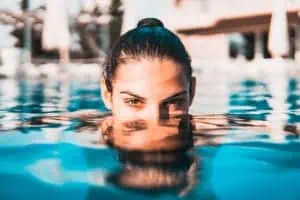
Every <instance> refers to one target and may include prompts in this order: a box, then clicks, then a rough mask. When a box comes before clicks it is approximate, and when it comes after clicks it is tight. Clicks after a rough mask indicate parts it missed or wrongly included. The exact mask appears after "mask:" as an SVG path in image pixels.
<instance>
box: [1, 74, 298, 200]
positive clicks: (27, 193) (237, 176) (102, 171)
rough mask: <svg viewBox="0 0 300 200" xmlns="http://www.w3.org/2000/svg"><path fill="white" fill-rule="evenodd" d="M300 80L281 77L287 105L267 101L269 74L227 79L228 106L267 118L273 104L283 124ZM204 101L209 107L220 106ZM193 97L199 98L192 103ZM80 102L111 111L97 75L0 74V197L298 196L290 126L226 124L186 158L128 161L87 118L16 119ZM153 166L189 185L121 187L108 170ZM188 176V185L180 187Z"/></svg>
mask: <svg viewBox="0 0 300 200" xmlns="http://www.w3.org/2000/svg"><path fill="white" fill-rule="evenodd" d="M299 82H300V79H299V78H291V79H289V80H287V81H286V86H287V87H286V90H285V93H284V95H283V97H282V96H281V97H282V98H284V104H283V105H282V106H284V109H282V110H283V111H284V112H281V111H282V110H280V109H279V108H277V107H272V105H274V104H272V103H270V99H276V98H277V97H278V96H276V95H274V94H271V92H272V89H270V87H269V85H268V83H265V82H262V81H258V80H253V79H246V80H241V81H238V82H230V81H229V82H226V83H227V84H228V90H227V92H226V96H225V99H227V101H226V102H227V104H226V106H227V113H230V114H235V115H238V116H243V117H247V118H250V119H259V120H266V119H268V118H269V117H270V116H272V115H273V116H275V115H276V112H275V111H276V110H275V108H276V109H279V110H280V114H281V115H280V116H283V118H284V120H285V123H289V124H298V123H299V122H300V86H299ZM204 97H205V98H204ZM275 97H276V98H275ZM197 98H198V100H199V101H200V100H201V99H212V100H213V99H214V98H215V97H214V96H213V95H211V96H210V94H205V95H204V94H203V93H201V94H200V95H198V96H197ZM278 101H279V102H280V100H278ZM207 102H208V103H207ZM207 102H206V105H205V106H206V111H207V112H209V111H210V110H211V111H213V110H214V108H215V107H216V106H215V104H218V105H219V102H218V103H216V102H215V101H207ZM202 103H203V101H202ZM197 106H201V102H200V103H199V104H197V105H195V106H194V108H193V110H195V109H197ZM82 109H96V110H98V111H102V112H105V111H107V110H106V109H105V107H104V105H103V103H102V101H101V98H100V89H99V85H98V81H68V82H63V83H62V82H59V81H49V80H48V81H46V80H45V81H15V80H1V81H0V119H1V121H0V187H1V189H0V199H1V200H2V199H4V200H5V199H78V200H84V199H120V198H124V199H125V198H130V199H174V198H186V199H272V200H274V199H299V198H300V184H299V183H300V181H299V180H300V143H299V142H300V141H299V139H298V138H297V136H295V135H293V134H291V135H288V136H286V137H284V139H282V140H281V141H280V142H278V141H274V140H272V135H271V134H270V133H268V132H261V133H260V132H255V133H253V132H247V131H245V132H243V131H239V132H238V133H236V132H234V131H231V130H229V131H227V132H226V135H223V136H222V140H218V142H216V143H214V144H207V145H204V146H196V147H194V149H193V150H192V151H191V152H189V155H188V157H189V159H187V158H184V159H181V163H180V165H179V166H177V167H176V169H175V168H174V166H165V165H164V166H162V165H159V166H157V165H154V164H151V165H149V164H145V163H143V164H141V163H137V164H135V165H134V167H132V168H128V169H125V166H126V165H125V164H124V163H123V162H121V161H120V156H119V154H118V153H119V152H118V151H116V150H114V149H111V148H108V147H105V146H104V145H102V144H99V142H98V140H99V135H98V134H97V132H96V130H95V129H93V127H88V125H87V126H86V127H85V126H84V125H80V122H78V121H77V120H73V121H70V122H66V123H65V124H59V123H57V124H55V123H52V124H35V125H26V124H24V123H22V122H26V121H28V120H30V119H32V118H34V117H39V116H47V115H53V114H56V113H63V112H68V111H71V112H73V111H78V110H82ZM199 110H200V109H199ZM277 114H278V113H277ZM243 133H244V135H241V134H243ZM210 139H211V138H210ZM203 140H205V138H204V139H203ZM191 160H193V162H191V163H190V161H191ZM192 163H197V165H196V166H197V167H196V172H195V173H194V174H193V173H192V175H188V171H189V170H188V169H190V168H191V166H192ZM150 168H151V169H152V170H153V169H154V170H161V171H160V173H161V176H167V174H168V175H169V176H171V175H170V174H172V175H174V176H175V177H179V179H180V178H182V179H183V180H190V179H192V180H193V178H194V179H195V180H196V181H195V183H193V184H191V183H192V182H193V181H186V182H187V183H186V184H183V185H181V186H180V187H177V188H175V187H174V189H172V187H171V189H170V188H169V189H160V188H158V187H155V188H154V189H151V190H147V191H145V190H143V189H140V187H136V188H134V187H130V188H129V187H127V188H126V187H121V186H120V184H118V182H116V181H112V180H113V179H109V178H108V177H110V176H112V175H116V174H118V173H119V172H120V171H121V172H122V171H124V170H125V171H126V170H129V171H130V170H131V169H133V176H135V175H136V177H137V178H136V179H138V177H139V178H140V179H141V180H142V178H141V177H140V176H138V174H139V173H138V172H139V171H140V175H141V176H146V177H147V176H150V175H149V173H148V172H147V170H149V169H150ZM162 169H163V170H162ZM135 170H136V171H135ZM170 171H172V173H170ZM134 173H136V174H134ZM153 176H155V175H153ZM150 177H151V176H150ZM154 179H155V178H154ZM158 183H159V180H158V179H157V185H158ZM145 184H146V182H145ZM141 185H143V184H141ZM189 185H191V186H192V187H191V188H190V189H189V190H186V191H187V192H185V193H184V194H182V193H181V192H182V191H184V190H185V189H186V188H188V187H189Z"/></svg>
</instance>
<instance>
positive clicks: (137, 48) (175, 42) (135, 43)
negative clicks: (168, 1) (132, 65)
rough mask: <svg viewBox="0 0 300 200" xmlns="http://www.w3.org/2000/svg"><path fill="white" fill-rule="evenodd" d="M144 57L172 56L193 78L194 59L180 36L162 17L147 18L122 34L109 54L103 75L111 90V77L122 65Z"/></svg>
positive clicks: (170, 57)
mask: <svg viewBox="0 0 300 200" xmlns="http://www.w3.org/2000/svg"><path fill="white" fill-rule="evenodd" d="M142 58H151V59H155V58H159V59H170V60H172V61H174V62H175V63H177V64H179V65H180V66H181V67H182V68H183V72H184V74H185V75H186V77H187V79H188V80H191V79H192V67H191V59H190V56H189V54H188V52H187V51H186V49H185V47H184V45H183V43H182V42H181V40H180V39H179V38H178V36H176V35H175V34H174V33H172V32H171V31H170V30H168V29H166V28H165V27H164V25H163V23H162V22H161V21H160V20H158V19H155V18H145V19H142V20H141V21H139V22H138V25H137V27H136V28H135V29H132V30H130V31H128V32H127V33H125V34H124V35H122V36H121V37H120V38H119V39H118V40H117V41H116V43H115V44H114V45H113V47H112V49H111V52H110V53H109V54H108V56H107V57H106V61H105V63H104V71H103V76H104V80H105V83H106V87H107V89H108V90H109V91H112V79H113V78H114V75H115V72H116V69H117V67H118V66H119V65H120V64H124V63H126V62H127V61H129V60H139V59H142ZM132 70H134V69H132Z"/></svg>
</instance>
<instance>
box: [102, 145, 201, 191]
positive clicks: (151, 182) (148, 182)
mask: <svg viewBox="0 0 300 200" xmlns="http://www.w3.org/2000/svg"><path fill="white" fill-rule="evenodd" d="M119 157H120V161H121V163H122V168H121V169H120V170H118V171H116V172H115V173H113V174H110V175H109V176H108V177H107V181H108V182H109V183H112V184H115V185H117V186H118V187H120V188H123V189H131V190H135V191H137V192H138V191H139V192H150V194H154V195H155V194H157V193H160V192H169V193H174V192H175V193H176V194H179V195H185V194H186V193H188V192H190V190H191V189H193V186H194V185H195V183H196V171H197V162H196V160H195V159H194V157H192V156H188V155H187V154H186V153H185V152H184V151H181V152H176V153H175V152H168V153H161V152H156V153H154V152H152V153H145V152H124V151H120V152H119Z"/></svg>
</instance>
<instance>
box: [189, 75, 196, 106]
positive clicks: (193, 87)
mask: <svg viewBox="0 0 300 200" xmlns="http://www.w3.org/2000/svg"><path fill="white" fill-rule="evenodd" d="M196 83H197V81H196V78H195V77H194V76H193V77H192V81H191V85H190V95H191V96H190V105H192V103H193V100H194V97H195V94H196Z"/></svg>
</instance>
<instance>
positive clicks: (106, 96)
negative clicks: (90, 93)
mask: <svg viewBox="0 0 300 200" xmlns="http://www.w3.org/2000/svg"><path fill="white" fill-rule="evenodd" d="M100 87H101V97H102V99H103V102H104V104H105V106H106V107H107V108H108V109H110V110H111V108H112V93H111V92H110V91H109V90H108V89H107V85H106V82H105V79H104V78H101V81H100Z"/></svg>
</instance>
